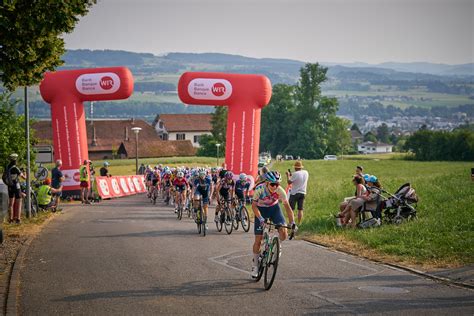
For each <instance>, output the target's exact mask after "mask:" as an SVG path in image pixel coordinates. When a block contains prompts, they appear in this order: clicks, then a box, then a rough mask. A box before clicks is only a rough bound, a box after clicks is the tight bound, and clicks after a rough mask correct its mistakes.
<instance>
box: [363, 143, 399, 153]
mask: <svg viewBox="0 0 474 316" xmlns="http://www.w3.org/2000/svg"><path fill="white" fill-rule="evenodd" d="M392 148H393V145H389V144H384V143H374V142H365V143H361V144H359V145H357V150H358V152H359V153H361V154H386V153H391V152H392Z"/></svg>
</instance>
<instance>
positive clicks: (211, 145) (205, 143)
mask: <svg viewBox="0 0 474 316" xmlns="http://www.w3.org/2000/svg"><path fill="white" fill-rule="evenodd" d="M216 144H217V141H216V139H215V138H214V136H212V135H202V136H201V138H200V139H199V149H198V151H197V155H198V156H203V157H216V154H217V148H216ZM221 155H222V154H221Z"/></svg>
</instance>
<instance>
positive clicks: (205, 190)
mask: <svg viewBox="0 0 474 316" xmlns="http://www.w3.org/2000/svg"><path fill="white" fill-rule="evenodd" d="M194 186H195V187H196V191H197V192H199V193H200V194H201V195H208V194H209V191H210V190H211V179H210V178H209V177H206V178H205V179H204V180H201V179H200V178H197V179H196V180H194Z"/></svg>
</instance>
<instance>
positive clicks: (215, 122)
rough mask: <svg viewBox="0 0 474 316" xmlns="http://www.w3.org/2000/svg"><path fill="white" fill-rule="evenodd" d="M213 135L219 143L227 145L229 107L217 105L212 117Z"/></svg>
mask: <svg viewBox="0 0 474 316" xmlns="http://www.w3.org/2000/svg"><path fill="white" fill-rule="evenodd" d="M211 124H212V131H211V133H212V136H213V137H214V139H215V140H216V142H217V143H221V144H222V146H225V138H226V130H227V107H226V106H216V107H215V111H214V113H213V114H212V118H211Z"/></svg>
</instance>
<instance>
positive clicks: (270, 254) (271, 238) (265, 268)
mask: <svg viewBox="0 0 474 316" xmlns="http://www.w3.org/2000/svg"><path fill="white" fill-rule="evenodd" d="M280 227H282V228H287V229H290V230H291V232H290V235H289V239H290V240H291V239H293V237H294V236H295V227H290V226H284V225H275V224H273V223H271V222H268V220H266V221H265V227H264V229H263V238H262V246H261V248H260V249H263V250H262V252H261V253H260V256H259V257H258V275H257V277H256V278H254V279H255V282H258V281H260V279H261V278H262V276H264V278H263V286H264V288H265V290H269V289H270V288H271V287H272V285H273V281H275V276H276V272H277V269H278V262H279V259H280V238H279V237H278V229H279V228H280Z"/></svg>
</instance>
